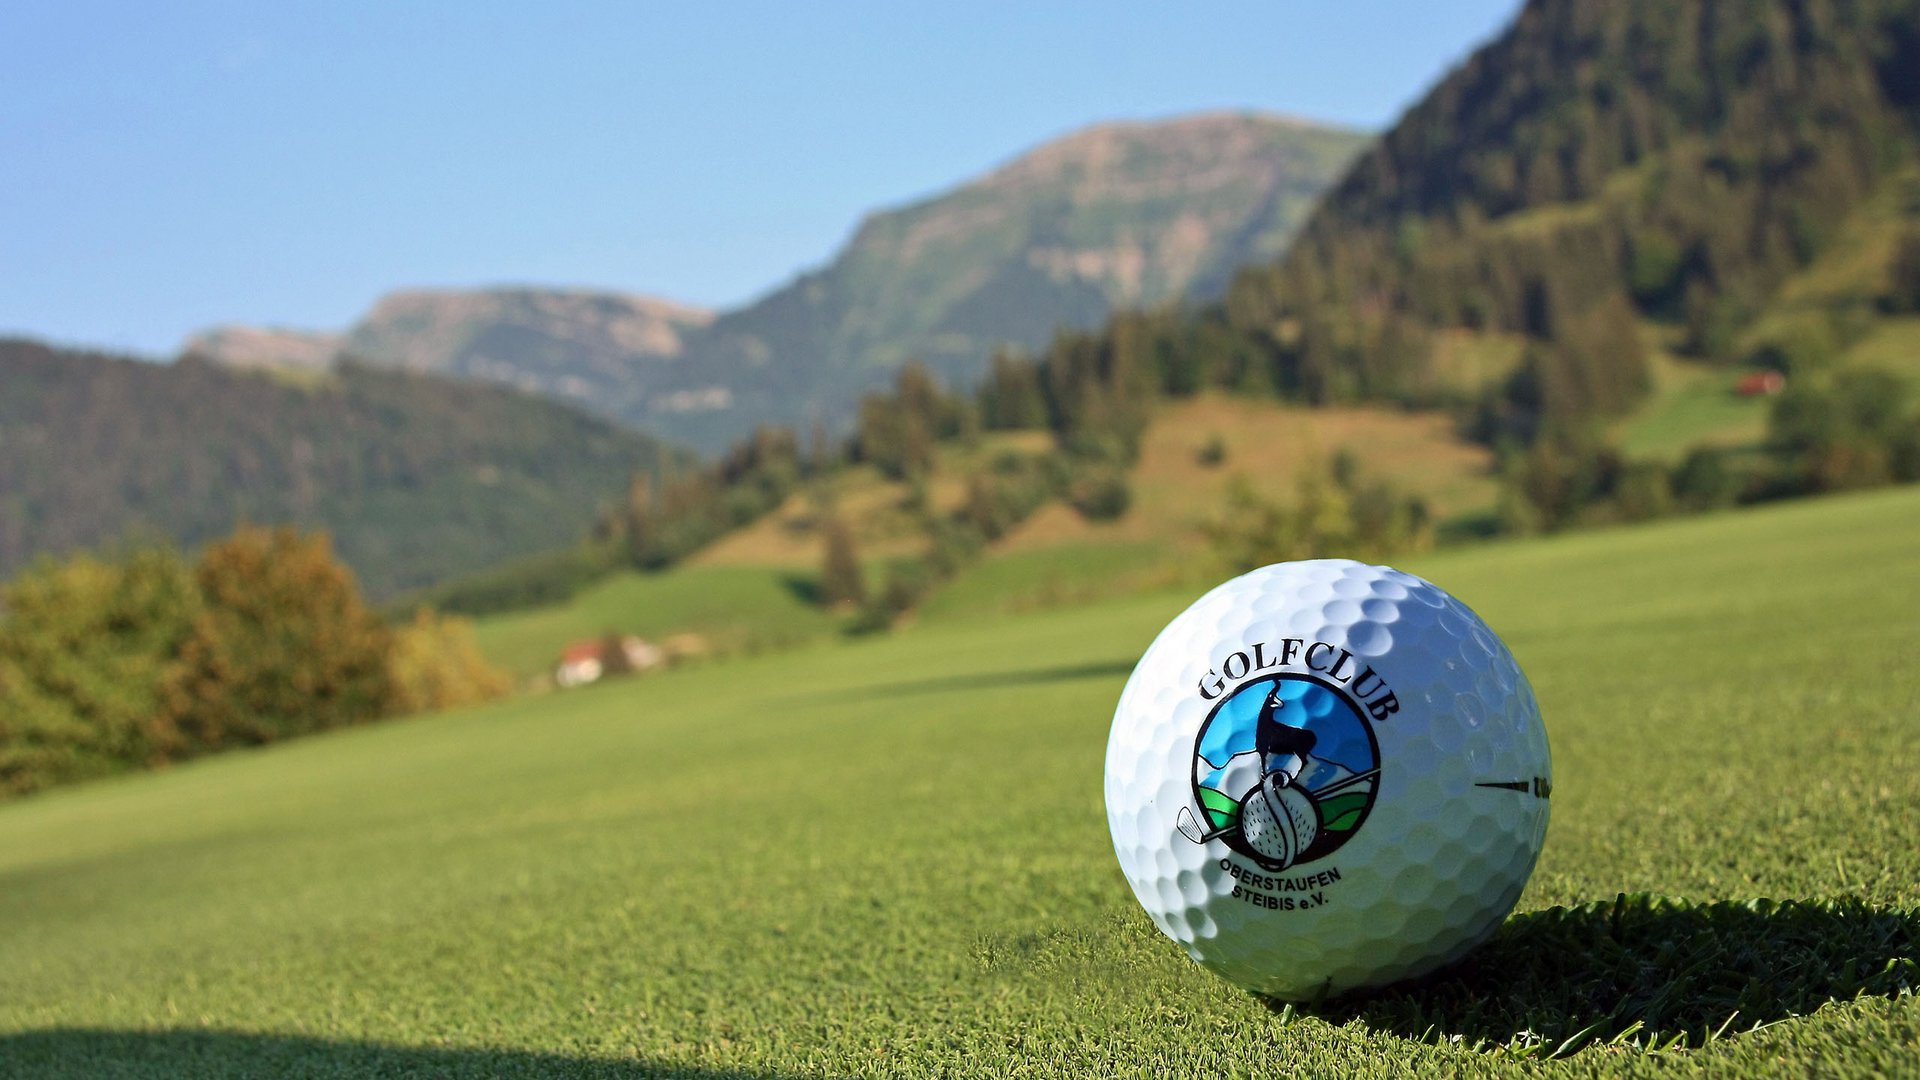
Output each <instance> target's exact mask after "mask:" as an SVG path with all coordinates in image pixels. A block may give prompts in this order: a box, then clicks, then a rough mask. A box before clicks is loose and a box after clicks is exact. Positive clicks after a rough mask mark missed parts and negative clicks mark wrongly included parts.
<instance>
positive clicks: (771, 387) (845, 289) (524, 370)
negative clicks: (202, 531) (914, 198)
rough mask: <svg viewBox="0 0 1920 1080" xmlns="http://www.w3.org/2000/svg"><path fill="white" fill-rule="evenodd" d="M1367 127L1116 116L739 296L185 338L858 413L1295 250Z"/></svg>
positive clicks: (526, 385) (377, 313) (601, 295)
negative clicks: (915, 367)
mask: <svg viewBox="0 0 1920 1080" xmlns="http://www.w3.org/2000/svg"><path fill="white" fill-rule="evenodd" d="M1364 144H1365V137H1364V136H1362V135H1360V134H1358V133H1355V132H1351V131H1344V130H1338V129H1333V128H1327V127H1322V126H1317V125H1313V124H1308V123H1305V122H1302V121H1298V120H1293V119H1288V118H1284V117H1277V116H1269V115H1261V114H1251V113H1233V114H1225V113H1222V114H1209V115H1201V116H1191V117H1185V118H1181V119H1176V120H1169V121H1162V122H1155V123H1118V124H1106V125H1100V126H1097V127H1093V128H1089V129H1086V130H1083V131H1079V132H1076V133H1074V134H1071V135H1068V136H1066V137H1064V138H1061V139H1058V140H1055V141H1053V142H1049V143H1046V144H1044V145H1042V146H1040V147H1038V148H1036V149H1034V150H1032V151H1030V152H1028V153H1026V154H1024V155H1022V156H1020V157H1018V158H1016V159H1014V160H1013V161H1011V162H1009V163H1007V164H1006V165H1004V166H1002V167H1000V168H998V169H995V170H994V171H992V172H990V173H989V174H987V175H986V176H984V177H980V178H978V179H976V180H973V181H970V182H968V183H965V184H962V185H961V186H959V187H957V188H955V189H953V190H952V191H949V192H946V193H944V194H941V195H938V196H935V197H933V198H929V199H926V200H924V201H921V202H917V203H913V204H911V205H908V206H904V207H901V208H898V209H894V210H888V211H883V212H880V213H876V214H874V215H872V216H870V217H869V218H868V219H867V220H866V221H865V222H863V223H862V224H861V226H860V227H859V229H858V230H857V231H856V233H855V235H854V237H853V239H852V240H851V241H849V242H848V243H847V245H846V246H845V247H844V248H843V249H842V250H841V251H840V252H839V254H837V255H836V256H835V257H834V258H833V260H832V261H831V262H829V263H828V264H827V265H826V266H824V267H822V268H821V269H819V270H816V271H812V272H809V273H806V274H803V275H801V276H800V277H799V278H797V279H796V280H794V281H793V282H791V283H789V284H788V285H786V286H784V287H781V288H779V289H776V290H775V291H774V292H772V293H770V294H768V295H766V296H765V297H763V298H761V299H760V300H758V301H755V302H753V303H751V304H748V305H747V306H745V307H742V308H739V309H737V310H733V311H729V312H724V313H720V314H718V315H716V314H715V313H712V312H707V311H703V310H700V309H698V308H693V307H688V306H685V305H680V304H674V303H671V302H669V301H664V300H658V299H653V298H648V297H638V296H629V295H622V294H618V293H608V292H587V291H559V290H543V289H532V288H516V289H485V290H471V291H407V292H400V293H395V294H392V295H390V296H388V297H386V298H384V299H382V300H381V301H380V302H379V303H378V304H376V305H375V307H374V309H373V310H372V311H371V312H369V313H368V314H367V315H366V317H365V318H363V319H362V320H361V321H360V322H359V323H357V324H356V325H354V326H353V327H352V328H350V329H349V330H347V331H346V332H344V333H342V334H338V335H335V334H311V333H304V332H299V331H288V330H267V329H259V328H251V327H244V326H226V327H219V328H215V329H213V330H209V331H206V332H204V333H201V334H198V335H195V336H194V337H193V338H191V339H190V340H189V341H188V342H187V343H186V345H185V347H184V348H183V352H188V353H193V354H197V355H201V356H204V357H207V358H210V359H213V360H216V361H219V362H221V363H226V364H231V365H235V366H262V365H268V366H288V367H314V366H316V365H320V364H324V362H325V361H326V358H328V357H331V356H335V355H339V354H341V353H347V354H351V355H352V356H354V357H355V358H356V359H357V360H358V361H360V362H362V363H365V364H368V365H373V366H379V367H396V368H402V369H405V370H409V371H416V372H424V373H432V374H442V375H452V376H457V377H462V378H474V379H483V380H488V381H493V382H501V383H506V384H509V385H512V386H515V387H518V388H520V389H523V390H528V391H531V392H535V393H540V394H544V395H547V396H551V397H556V398H560V399H562V400H566V401H571V402H576V403H579V404H582V405H584V406H586V407H588V408H590V409H592V410H594V411H596V412H598V413H600V414H602V415H605V416H609V417H613V418H616V419H618V420H621V421H623V422H625V423H628V424H630V425H634V426H638V427H641V428H643V429H645V430H647V431H649V432H657V433H660V434H663V435H666V436H668V437H670V438H673V439H676V440H678V441H681V442H684V443H687V444H689V445H693V446H696V447H699V448H701V449H705V450H709V451H711V450H715V449H718V448H720V447H722V446H724V445H725V444H726V443H727V442H729V441H731V440H732V439H734V438H737V437H738V436H740V435H742V434H745V433H746V432H748V431H750V430H751V429H752V428H753V427H755V426H756V425H760V424H765V423H787V424H792V425H796V426H802V427H804V426H806V425H808V424H810V423H811V422H813V421H814V420H819V421H822V422H824V423H827V424H829V425H837V424H839V423H841V422H843V421H844V420H846V419H847V418H848V417H849V416H850V415H851V412H852V408H853V405H854V404H855V403H856V401H857V400H858V398H859V395H860V394H861V393H863V392H864V391H865V390H867V389H869V388H872V387H874V386H876V385H879V384H883V383H885V382H887V381H889V380H890V379H891V377H892V375H893V373H894V372H895V371H897V370H898V369H899V368H900V367H901V366H902V365H904V364H905V363H907V362H908V361H909V360H911V359H916V358H917V359H920V360H923V361H925V362H926V363H928V364H929V365H930V366H932V367H933V368H934V369H935V370H936V371H938V372H939V373H940V374H942V375H943V376H944V377H946V378H947V379H949V380H950V381H953V382H955V383H959V384H965V385H970V384H972V383H973V382H974V381H975V380H977V378H978V377H979V376H980V374H981V373H982V372H983V371H984V368H985V361H986V359H987V357H988V355H989V354H990V352H991V351H992V349H993V348H994V347H996V346H997V345H1001V344H1011V345H1015V346H1019V347H1024V348H1030V349H1031V348H1038V347H1039V346H1042V345H1044V344H1045V342H1046V341H1047V340H1048V338H1049V337H1050V336H1051V335H1052V334H1053V333H1054V332H1055V331H1056V330H1057V329H1059V328H1061V327H1074V328H1087V327H1092V326H1097V325H1098V324H1099V323H1100V322H1101V320H1102V319H1104V318H1105V317H1106V316H1107V315H1109V314H1110V313H1111V312H1113V311H1114V310H1115V309H1117V308H1120V307H1125V306H1133V305H1150V304H1157V303H1161V302H1164V301H1168V300H1173V299H1177V298H1183V297H1188V298H1194V299H1200V300H1206V299H1212V298H1215V297H1217V296H1218V295H1220V293H1221V292H1222V290H1224V288H1225V286H1226V284H1227V283H1228V282H1229V281H1230V280H1231V279H1232V275H1233V272H1234V271H1235V270H1236V269H1237V268H1239V267H1241V266H1243V265H1245V264H1248V263H1251V262H1261V261H1270V260H1271V259H1273V258H1275V257H1277V256H1278V255H1279V254H1280V253H1281V252H1283V251H1284V250H1285V249H1286V246H1287V243H1288V241H1289V240H1290V239H1291V238H1292V236H1293V233H1294V231H1295V230H1296V229H1297V228H1298V227H1299V226H1300V224H1301V222H1302V221H1303V220H1304V219H1305V217H1306V214H1307V212H1308V211H1309V210H1310V209H1311V207H1312V206H1313V204H1314V201H1315V200H1316V199H1317V198H1318V197H1319V196H1320V194H1321V193H1322V192H1323V191H1324V190H1326V189H1327V188H1328V187H1329V186H1330V185H1331V184H1332V183H1333V182H1334V181H1335V180H1337V179H1338V178H1339V176H1340V175H1341V173H1342V171H1343V170H1344V169H1345V167H1346V166H1347V164H1348V163H1349V162H1350V161H1351V160H1352V159H1353V157H1354V156H1355V155H1356V154H1357V153H1358V152H1359V151H1360V150H1361V148H1362V147H1363V145H1364Z"/></svg>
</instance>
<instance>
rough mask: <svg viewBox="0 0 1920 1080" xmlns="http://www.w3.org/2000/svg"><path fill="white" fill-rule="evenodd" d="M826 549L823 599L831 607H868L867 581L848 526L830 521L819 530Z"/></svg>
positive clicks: (832, 518) (821, 575)
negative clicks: (865, 604)
mask: <svg viewBox="0 0 1920 1080" xmlns="http://www.w3.org/2000/svg"><path fill="white" fill-rule="evenodd" d="M820 537H821V540H822V541H824V543H825V545H826V550H825V554H824V558H823V560H822V564H821V568H820V599H821V601H822V602H824V603H825V604H826V605H827V606H828V607H833V608H839V607H858V606H860V605H861V604H864V603H866V599H867V585H866V579H865V577H864V576H863V575H862V573H861V570H860V556H859V554H858V553H857V552H855V550H854V547H853V534H852V532H850V531H849V530H848V529H847V525H846V522H844V521H842V520H840V519H839V518H838V517H829V518H827V519H826V521H825V522H824V523H823V524H822V525H821V527H820Z"/></svg>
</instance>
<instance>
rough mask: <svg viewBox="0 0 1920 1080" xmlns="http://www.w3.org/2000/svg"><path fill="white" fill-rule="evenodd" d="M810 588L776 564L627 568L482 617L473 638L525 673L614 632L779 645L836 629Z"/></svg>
mask: <svg viewBox="0 0 1920 1080" xmlns="http://www.w3.org/2000/svg"><path fill="white" fill-rule="evenodd" d="M813 589H814V582H813V579H812V578H811V577H810V576H809V575H807V574H804V573H800V572H798V571H791V570H783V569H779V568H775V567H758V566H692V567H685V568H683V569H680V570H677V571H675V572H673V573H670V574H641V573H635V572H631V571H628V572H622V573H619V574H615V575H614V576H612V577H610V578H607V579H606V580H604V581H600V582H596V583H595V584H593V585H592V586H589V587H588V588H587V589H586V590H585V591H583V592H581V593H580V595H578V596H575V597H573V598H572V599H571V600H568V601H567V602H566V603H564V604H556V605H553V606H551V607H544V608H535V609H532V610H528V611H516V612H509V613H506V614H502V615H493V616H488V617H487V618H484V619H480V620H478V621H476V622H475V624H474V636H475V638H476V639H477V640H478V642H479V644H480V649H481V651H482V652H483V653H485V654H486V656H487V658H488V659H489V660H492V661H493V662H494V663H496V664H499V665H500V666H501V667H503V668H505V669H507V670H508V671H511V672H513V673H514V674H515V675H521V676H526V675H532V674H536V673H538V672H541V671H545V670H547V669H548V668H550V667H552V665H553V664H554V663H555V662H556V661H557V660H558V659H559V658H560V651H561V650H562V649H564V648H566V646H567V643H568V642H572V641H580V640H584V639H592V638H597V637H599V636H601V635H603V634H606V633H608V632H610V631H617V632H619V633H623V634H639V635H641V636H643V637H660V636H663V635H668V634H678V633H695V634H699V635H701V636H702V637H705V638H707V639H708V640H709V643H710V644H711V645H712V646H713V647H714V649H716V650H717V651H721V652H742V651H755V650H759V649H770V648H778V647H783V646H789V645H793V644H796V643H798V642H803V641H807V640H810V639H812V638H815V637H818V636H820V635H822V634H825V633H828V632H830V631H832V630H833V629H834V626H835V623H834V621H833V619H832V617H831V616H829V615H828V613H827V612H826V611H825V610H824V609H822V608H821V607H820V605H819V604H818V603H816V602H815V600H814V598H813Z"/></svg>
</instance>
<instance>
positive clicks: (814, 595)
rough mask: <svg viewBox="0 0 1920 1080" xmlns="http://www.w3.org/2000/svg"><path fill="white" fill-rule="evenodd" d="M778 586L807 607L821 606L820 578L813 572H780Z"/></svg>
mask: <svg viewBox="0 0 1920 1080" xmlns="http://www.w3.org/2000/svg"><path fill="white" fill-rule="evenodd" d="M780 587H781V588H783V589H785V590H787V592H788V593H791V594H792V596H793V598H794V599H795V600H798V601H800V602H801V603H803V604H805V605H807V606H808V607H820V606H822V599H821V596H820V579H819V578H818V577H817V576H815V575H813V574H798V573H795V574H781V575H780Z"/></svg>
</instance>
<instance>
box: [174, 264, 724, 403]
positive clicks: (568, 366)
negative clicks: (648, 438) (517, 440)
mask: <svg viewBox="0 0 1920 1080" xmlns="http://www.w3.org/2000/svg"><path fill="white" fill-rule="evenodd" d="M712 321H713V314H712V312H709V311H705V310H702V309H700V308H696V307H691V306H689V305H686V304H678V303H675V302H673V301H671V300H661V299H658V298H655V297H649V296H635V295H631V294H627V293H616V292H596V291H589V290H578V289H575V290H567V289H533V288H495V289H471V290H457V289H409V290H403V291H400V292H395V293H390V294H388V295H386V296H384V297H382V298H381V299H380V300H379V302H378V303H376V304H375V305H374V307H373V310H372V311H370V312H368V313H367V315H366V317H365V318H362V319H361V320H360V321H359V322H357V323H355V324H354V325H353V326H352V327H351V328H350V329H349V330H348V331H347V332H346V333H344V334H328V333H307V332H302V331H290V330H269V329H261V328H255V327H247V326H223V327H216V328H214V329H213V330H209V331H204V332H202V333H199V334H195V335H193V336H192V337H190V338H188V339H187V341H186V343H185V344H184V345H183V346H182V347H181V354H182V355H193V356H200V357H204V358H206V359H208V360H212V361H214V362H216V363H220V364H225V365H228V366H231V367H295V368H315V367H318V368H324V367H326V366H327V365H329V364H331V363H332V361H333V360H334V359H335V358H337V357H338V356H341V355H347V356H351V357H352V358H354V360H355V361H357V362H359V363H361V364H363V365H366V366H371V367H382V368H398V369H400V370H403V371H412V372H418V373H422V374H429V375H448V376H453V377H456V378H465V379H479V380H484V381H487V382H496V383H505V384H507V385H509V386H512V387H514V388H516V389H519V390H524V391H526V392H528V393H532V394H540V395H543V396H546V397H551V398H558V399H560V400H563V401H571V402H578V403H582V404H586V405H588V406H590V407H592V408H594V409H595V410H597V411H599V412H602V413H608V414H612V415H620V414H622V413H625V412H631V411H633V410H635V409H637V408H638V405H639V400H640V399H639V395H640V394H641V392H642V391H643V390H644V388H645V387H646V385H647V383H648V380H649V376H648V367H649V366H650V365H657V364H659V363H662V362H666V361H671V360H674V359H676V358H678V357H679V356H680V355H681V353H682V352H683V351H684V348H685V337H686V335H687V334H688V333H690V332H697V331H698V330H699V329H700V328H702V327H704V326H706V325H707V324H709V323H711V322H712Z"/></svg>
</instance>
